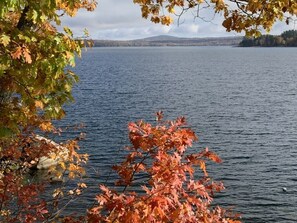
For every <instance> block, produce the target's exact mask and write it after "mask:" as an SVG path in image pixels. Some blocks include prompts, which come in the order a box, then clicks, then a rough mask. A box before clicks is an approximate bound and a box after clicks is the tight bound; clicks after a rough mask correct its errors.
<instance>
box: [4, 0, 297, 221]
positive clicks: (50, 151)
mask: <svg viewBox="0 0 297 223" xmlns="http://www.w3.org/2000/svg"><path fill="white" fill-rule="evenodd" d="M133 2H134V3H135V4H138V5H139V6H140V10H141V13H142V16H143V17H144V18H148V19H150V20H151V21H152V22H154V23H161V24H163V25H170V24H172V23H173V18H172V17H171V15H172V14H175V15H177V16H181V15H182V14H183V13H184V12H187V11H188V10H192V9H195V10H196V13H197V14H196V16H197V17H199V12H200V9H202V8H207V9H212V10H213V12H214V13H221V14H222V15H223V16H224V22H223V24H222V25H223V26H224V27H225V28H226V30H227V31H232V30H234V31H237V32H240V31H245V32H246V34H248V35H259V30H261V29H262V28H263V29H265V30H267V31H269V30H270V28H271V27H272V25H273V24H274V23H275V22H276V21H277V20H284V21H285V22H286V23H290V21H291V20H292V17H294V16H296V15H297V3H296V1H295V0H282V1H275V0H250V1H247V0H187V1H186V0H174V1H173V0H133ZM96 6H97V2H96V0H42V1H36V0H17V1H16V0H1V1H0V222H5V223H6V222H7V223H18V222H26V223H33V222H61V221H63V222H65V223H66V222H68V223H74V222H76V223H78V222H135V223H138V222H139V223H140V222H144V223H145V222H193V223H194V222H224V223H228V222H229V223H231V222H236V221H235V220H231V219H235V218H234V216H233V217H230V213H228V212H227V211H225V210H224V209H222V208H220V207H214V206H213V205H212V201H213V194H214V193H215V192H219V191H221V190H222V189H223V185H222V184H221V183H215V182H213V181H212V179H211V178H210V177H209V176H208V173H207V170H206V161H207V160H211V161H214V162H217V163H219V162H220V159H219V157H218V156H217V155H216V154H215V153H213V152H211V151H209V150H208V149H204V150H203V151H201V152H198V153H190V152H189V151H188V150H187V149H188V148H189V147H191V146H192V143H193V142H194V141H196V140H197V137H196V136H195V134H194V132H193V131H192V130H191V129H189V128H187V127H186V122H185V119H184V118H178V119H177V120H175V121H163V119H162V116H163V114H162V113H161V112H159V113H158V114H157V124H156V125H152V124H149V123H146V122H144V121H140V122H137V123H131V124H129V138H130V141H131V144H132V145H131V146H130V147H128V148H127V153H128V155H127V157H126V159H125V160H124V161H123V162H122V163H121V164H119V165H115V166H114V168H113V169H114V170H115V171H116V172H117V173H118V175H119V179H118V180H117V182H115V186H114V187H113V188H110V187H107V186H104V185H100V191H101V192H100V193H99V194H98V195H97V196H96V198H95V201H96V202H95V204H94V205H93V206H92V207H91V208H90V209H88V210H87V214H83V213H81V216H79V217H77V218H76V217H74V216H63V217H61V213H62V211H63V210H64V209H65V208H67V204H68V201H71V200H73V199H76V198H77V197H78V196H80V194H81V193H83V191H84V190H85V189H86V188H87V183H85V182H82V181H81V178H82V176H83V175H84V173H85V170H84V164H85V162H86V161H87V159H88V157H87V155H85V154H80V153H79V151H78V150H79V145H78V141H79V140H80V139H81V137H78V138H77V139H74V140H68V141H66V142H63V143H60V144H57V143H56V144H55V143H53V141H51V140H50V139H47V138H44V137H40V136H38V135H37V132H38V133H39V134H42V135H47V136H49V138H50V137H52V136H53V135H54V134H60V133H61V131H60V130H59V129H57V128H55V126H54V125H53V120H55V119H56V120H57V119H61V118H63V117H64V116H65V111H64V110H63V105H65V104H66V103H68V102H70V101H72V100H73V97H72V93H71V91H72V87H73V85H74V84H75V83H76V82H77V81H78V76H77V75H75V74H74V73H73V72H72V71H71V70H70V67H73V66H75V57H76V56H80V55H81V49H82V47H84V46H85V43H86V40H85V39H83V38H76V37H75V36H74V34H73V33H72V31H71V29H70V28H68V27H61V17H63V16H65V15H67V16H70V17H72V16H75V15H76V13H77V11H78V10H80V9H85V10H88V11H93V10H94V9H95V8H96ZM111 10H112V9H111ZM85 34H87V32H86V33H85ZM83 36H84V37H86V36H87V35H83ZM60 148H63V151H66V157H65V158H63V157H62V156H61V150H60ZM48 158H51V159H55V160H56V163H55V165H54V166H52V167H50V168H49V169H48V170H47V171H48V172H47V175H46V177H45V178H42V179H41V180H39V181H36V180H35V179H34V178H35V177H34V174H36V173H38V170H37V166H38V164H40V160H41V159H48ZM197 169H198V170H200V171H197ZM49 175H50V176H49ZM52 178H56V179H58V180H61V181H63V179H64V178H66V179H67V181H68V180H73V179H76V182H75V184H72V187H71V188H69V187H67V186H65V185H64V183H63V184H62V185H61V186H60V187H54V188H52V187H50V189H51V190H48V188H49V187H47V186H48V185H49V183H50V182H51V181H52ZM73 185H74V186H73ZM45 192H46V194H47V196H44V194H45Z"/></svg>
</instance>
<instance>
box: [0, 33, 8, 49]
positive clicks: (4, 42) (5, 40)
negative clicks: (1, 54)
mask: <svg viewBox="0 0 297 223" xmlns="http://www.w3.org/2000/svg"><path fill="white" fill-rule="evenodd" d="M0 40H1V43H2V44H3V45H4V46H5V47H6V46H7V45H8V44H9V43H10V37H9V36H7V35H5V34H3V35H2V36H1V39H0Z"/></svg>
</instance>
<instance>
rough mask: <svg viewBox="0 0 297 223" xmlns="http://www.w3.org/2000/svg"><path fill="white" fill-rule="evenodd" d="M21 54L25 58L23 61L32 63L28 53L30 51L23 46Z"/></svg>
mask: <svg viewBox="0 0 297 223" xmlns="http://www.w3.org/2000/svg"><path fill="white" fill-rule="evenodd" d="M23 56H24V58H25V61H26V62H27V63H29V64H30V63H32V58H31V55H30V51H29V50H28V49H27V48H24V49H23Z"/></svg>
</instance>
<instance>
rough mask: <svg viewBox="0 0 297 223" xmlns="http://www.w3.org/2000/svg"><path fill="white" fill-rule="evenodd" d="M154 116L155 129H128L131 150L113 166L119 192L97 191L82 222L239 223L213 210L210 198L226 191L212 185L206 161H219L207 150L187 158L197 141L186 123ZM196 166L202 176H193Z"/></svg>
mask: <svg viewBox="0 0 297 223" xmlns="http://www.w3.org/2000/svg"><path fill="white" fill-rule="evenodd" d="M160 114H161V113H159V115H160ZM158 117H159V118H158V119H159V123H158V124H157V125H156V126H153V125H151V124H149V123H146V122H144V121H139V122H137V123H130V124H129V138H130V141H131V144H132V146H130V147H129V148H127V149H128V151H129V154H128V155H127V157H126V159H125V160H124V162H122V163H121V164H120V165H117V166H114V170H116V171H117V173H118V174H119V177H120V180H119V181H118V182H117V183H116V185H117V189H111V188H109V187H107V186H104V185H101V186H100V189H101V193H100V194H98V195H97V197H96V200H97V205H95V206H94V207H93V208H91V209H90V210H89V213H88V216H87V220H86V221H87V222H127V223H128V222H135V223H137V222H176V223H180V222H226V223H227V222H230V223H231V222H237V221H234V220H231V219H230V218H229V217H228V214H227V213H226V211H225V210H223V209H222V208H220V207H211V202H212V200H213V198H212V195H213V193H214V192H219V191H221V190H223V189H224V187H223V185H222V183H216V182H213V181H212V180H211V178H210V177H209V176H208V174H207V171H206V163H205V162H206V160H212V161H214V162H221V160H220V158H219V157H218V156H217V155H216V154H215V153H213V152H211V151H209V150H208V149H204V150H203V151H201V152H198V153H193V154H188V153H187V151H186V150H187V149H188V147H190V146H192V143H193V142H194V141H196V140H197V137H196V135H195V133H194V132H193V131H192V130H191V129H190V128H187V127H186V121H185V119H184V118H183V117H182V118H178V119H176V120H175V121H162V120H160V118H161V116H158ZM196 167H198V169H201V170H202V171H201V172H200V173H196V172H195V171H196ZM120 186H122V189H120V188H121V187H120ZM138 187H140V188H138ZM129 188H130V189H132V191H131V190H129ZM135 191H140V192H138V193H136V192H135Z"/></svg>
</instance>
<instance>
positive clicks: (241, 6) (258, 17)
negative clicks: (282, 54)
mask: <svg viewBox="0 0 297 223" xmlns="http://www.w3.org/2000/svg"><path fill="white" fill-rule="evenodd" d="M134 3H136V4H139V5H140V6H141V11H142V17H144V18H150V20H151V21H153V22H155V23H162V24H165V25H169V24H170V23H172V22H173V20H172V18H171V16H170V15H172V14H176V15H178V16H181V15H182V14H184V13H185V12H187V11H188V10H194V11H195V15H196V17H199V18H201V19H203V17H202V16H200V11H201V10H202V9H205V8H208V9H210V10H212V11H213V12H214V13H219V14H223V16H224V21H223V23H222V25H223V26H224V27H225V28H226V30H227V31H229V32H230V31H236V32H241V31H245V32H246V35H247V36H259V35H260V30H262V29H264V30H266V31H270V29H271V27H272V26H273V24H274V23H275V22H276V21H277V20H281V21H282V20H283V21H285V22H286V23H289V21H290V19H291V17H293V16H296V15H297V2H296V1H295V0H282V1H275V0H249V1H247V0H134Z"/></svg>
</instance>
